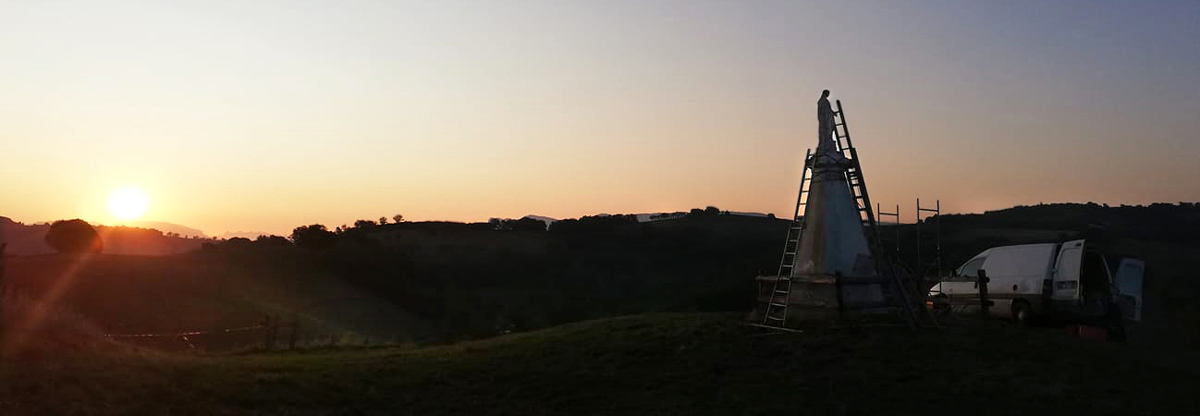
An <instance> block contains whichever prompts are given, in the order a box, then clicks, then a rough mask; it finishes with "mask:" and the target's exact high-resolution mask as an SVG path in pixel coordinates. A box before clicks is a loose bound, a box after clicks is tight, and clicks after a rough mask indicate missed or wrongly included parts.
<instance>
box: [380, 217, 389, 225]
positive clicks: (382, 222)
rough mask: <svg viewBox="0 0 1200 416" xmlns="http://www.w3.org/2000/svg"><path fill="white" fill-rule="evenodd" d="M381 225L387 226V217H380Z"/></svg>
mask: <svg viewBox="0 0 1200 416" xmlns="http://www.w3.org/2000/svg"><path fill="white" fill-rule="evenodd" d="M379 225H387V217H379Z"/></svg>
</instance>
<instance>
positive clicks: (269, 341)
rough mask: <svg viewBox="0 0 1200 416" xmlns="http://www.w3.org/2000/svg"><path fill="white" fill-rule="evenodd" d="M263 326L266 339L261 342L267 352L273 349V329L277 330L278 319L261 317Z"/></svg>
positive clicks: (276, 317)
mask: <svg viewBox="0 0 1200 416" xmlns="http://www.w3.org/2000/svg"><path fill="white" fill-rule="evenodd" d="M263 324H264V326H265V328H263V329H264V330H265V331H266V334H264V335H266V339H265V340H263V345H264V346H265V347H266V348H267V350H271V349H272V348H275V332H276V331H275V329H277V328H279V317H278V316H271V315H267V316H265V317H263Z"/></svg>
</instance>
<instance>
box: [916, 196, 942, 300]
mask: <svg viewBox="0 0 1200 416" xmlns="http://www.w3.org/2000/svg"><path fill="white" fill-rule="evenodd" d="M925 215H929V216H925ZM929 218H933V220H934V221H933V244H934V245H933V257H934V260H933V262H932V263H929V264H925V262H924V259H923V258H922V257H921V242H922V241H923V240H924V237H925V234H924V233H923V232H922V230H921V224H922V223H924V222H925V220H927V219H929ZM930 270H932V271H933V275H934V277H936V278H937V279H938V281H941V278H942V276H941V274H942V200H940V199H939V200H937V201H936V204H935V205H934V207H933V208H925V207H922V206H921V198H917V273H918V274H919V275H920V276H925V275H928V274H929V271H930Z"/></svg>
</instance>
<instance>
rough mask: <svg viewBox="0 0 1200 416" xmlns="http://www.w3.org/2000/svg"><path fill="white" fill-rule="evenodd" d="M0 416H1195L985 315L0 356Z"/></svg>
mask: <svg viewBox="0 0 1200 416" xmlns="http://www.w3.org/2000/svg"><path fill="white" fill-rule="evenodd" d="M3 362H4V365H3V368H2V369H0V413H3V414H6V415H9V414H12V415H22V414H30V415H32V414H230V415H234V414H238V415H243V414H251V415H252V414H278V415H286V414H330V415H340V414H463V415H465V414H533V415H538V414H655V415H660V414H720V415H730V414H797V413H799V414H963V413H966V414H972V413H974V414H1044V413H1049V412H1060V411H1071V412H1072V413H1071V414H1078V413H1104V414H1118V413H1123V414H1196V412H1198V411H1200V395H1197V394H1195V392H1196V391H1197V390H1198V389H1200V375H1198V374H1197V373H1195V372H1193V371H1191V370H1188V369H1186V368H1184V367H1183V366H1180V365H1175V364H1161V363H1164V362H1165V363H1173V361H1171V360H1163V357H1162V356H1161V354H1151V352H1150V351H1143V350H1140V349H1139V348H1138V347H1136V346H1129V345H1122V344H1112V343H1101V342H1092V341H1084V340H1080V339H1074V338H1069V337H1067V336H1066V335H1064V334H1063V333H1062V332H1061V331H1057V330H1049V329H1018V328H1012V327H1010V326H1007V325H1004V324H1003V323H994V324H987V325H965V324H964V325H959V326H954V327H950V328H947V329H945V330H943V331H940V332H932V331H931V332H920V333H916V334H914V333H911V332H909V331H908V330H907V329H904V328H900V327H883V328H875V327H872V328H842V329H836V330H834V329H817V328H810V329H808V330H807V331H806V332H805V333H802V334H794V333H777V332H771V331H766V330H762V329H758V328H754V327H749V326H746V325H744V324H743V323H742V321H741V316H740V315H737V314H663V315H639V316H630V317H623V318H613V319H605V320H599V321H589V322H582V323H577V324H571V325H565V326H561V327H555V328H550V329H546V330H541V331H535V332H529V333H521V334H513V335H508V336H503V337H499V338H494V339H489V340H482V341H474V342H467V343H461V344H455V345H450V346H442V347H431V348H423V349H398V348H370V349H339V350H307V351H300V352H288V353H266V354H244V355H233V356H210V357H187V356H173V355H162V354H158V353H141V352H138V351H135V350H131V349H128V348H124V347H121V346H117V345H104V346H96V347H89V348H82V349H80V348H74V349H72V348H67V349H65V350H62V351H57V350H47V349H41V350H34V351H32V352H25V353H21V354H20V355H10V356H7V357H4V361H3Z"/></svg>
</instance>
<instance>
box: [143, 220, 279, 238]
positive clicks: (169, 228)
mask: <svg viewBox="0 0 1200 416" xmlns="http://www.w3.org/2000/svg"><path fill="white" fill-rule="evenodd" d="M124 225H128V226H132V227H137V228H150V229H154V230H159V231H162V232H163V233H175V234H179V235H180V236H181V237H199V238H206V237H208V236H207V235H205V234H204V232H203V231H200V230H197V229H195V228H192V227H188V226H184V225H179V224H172V223H169V222H161V221H133V222H129V223H127V224H124ZM256 237H257V236H256Z"/></svg>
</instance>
